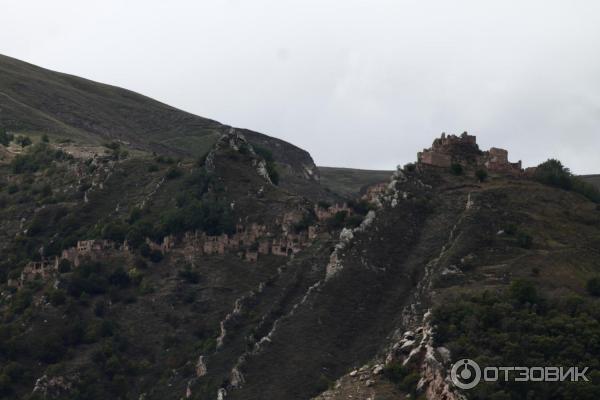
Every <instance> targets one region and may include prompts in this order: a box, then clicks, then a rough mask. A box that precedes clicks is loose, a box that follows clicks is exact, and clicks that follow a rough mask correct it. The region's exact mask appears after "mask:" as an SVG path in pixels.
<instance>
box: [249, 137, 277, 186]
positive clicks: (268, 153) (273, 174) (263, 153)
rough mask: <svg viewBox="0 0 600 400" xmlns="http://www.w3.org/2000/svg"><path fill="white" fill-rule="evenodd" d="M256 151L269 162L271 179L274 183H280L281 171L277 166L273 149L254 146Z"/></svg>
mask: <svg viewBox="0 0 600 400" xmlns="http://www.w3.org/2000/svg"><path fill="white" fill-rule="evenodd" d="M254 152H255V153H256V154H258V155H259V156H261V157H262V158H264V159H265V162H266V164H267V174H268V175H269V179H271V182H273V184H274V185H279V172H278V171H277V168H276V166H275V159H274V158H273V153H271V151H269V150H267V149H265V148H263V147H259V146H254Z"/></svg>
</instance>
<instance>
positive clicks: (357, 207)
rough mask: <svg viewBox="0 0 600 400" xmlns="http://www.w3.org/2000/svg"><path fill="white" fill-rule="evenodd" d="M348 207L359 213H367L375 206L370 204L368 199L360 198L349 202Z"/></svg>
mask: <svg viewBox="0 0 600 400" xmlns="http://www.w3.org/2000/svg"><path fill="white" fill-rule="evenodd" d="M348 207H350V208H351V209H352V211H354V212H355V213H357V214H359V215H367V213H368V212H369V210H372V209H373V206H372V205H371V204H369V202H368V201H366V200H359V201H354V200H351V201H349V202H348Z"/></svg>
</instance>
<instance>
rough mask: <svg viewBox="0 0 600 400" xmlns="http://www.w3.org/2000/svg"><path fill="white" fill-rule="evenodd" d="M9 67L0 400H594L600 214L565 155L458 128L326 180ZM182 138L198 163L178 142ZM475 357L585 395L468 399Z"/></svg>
mask: <svg viewBox="0 0 600 400" xmlns="http://www.w3.org/2000/svg"><path fill="white" fill-rule="evenodd" d="M2 65H3V69H4V70H6V71H9V72H7V75H6V76H4V75H3V76H2V78H1V79H3V80H2V85H0V92H1V93H3V96H4V98H5V100H3V103H1V109H2V111H1V114H0V115H1V118H2V124H3V125H2V126H3V127H4V128H5V129H6V130H7V131H8V132H7V133H5V132H4V129H3V130H2V131H0V143H1V144H0V398H6V399H106V398H116V399H146V400H150V399H161V400H162V399H181V398H186V399H217V400H235V399H244V400H246V399H249V400H255V399H256V400H259V399H281V400H288V399H289V400H296V399H298V400H300V399H318V400H325V399H330V400H332V399H333V400H342V399H351V398H352V399H353V398H361V399H366V398H371V399H374V398H376V399H383V400H392V399H406V398H427V399H446V400H453V399H463V398H469V399H482V398H496V399H547V398H557V399H573V398H577V399H595V398H597V397H598V394H599V393H600V379H599V378H600V376H599V375H598V372H597V371H598V368H600V365H599V364H598V360H599V359H600V357H599V355H600V347H599V341H598V337H600V313H599V311H598V310H600V307H599V306H600V278H599V277H600V267H599V266H600V252H598V250H597V249H598V248H599V245H600V213H599V211H598V210H599V209H600V208H599V207H598V203H599V202H600V196H599V195H598V193H599V192H598V191H597V190H596V189H594V188H593V187H592V186H591V185H587V184H585V183H583V182H582V181H581V180H579V179H578V178H576V177H573V176H572V175H570V174H569V173H568V170H567V169H565V167H564V166H562V164H560V162H558V161H557V160H549V161H548V162H546V163H544V164H541V165H540V166H538V167H537V169H528V170H523V169H521V166H520V164H519V163H510V162H509V161H508V153H507V152H506V151H505V150H502V149H490V150H489V151H483V150H481V149H479V147H478V145H477V143H476V138H475V137H474V136H471V135H468V134H466V133H464V134H463V135H461V136H454V135H450V136H446V135H443V136H442V137H440V138H436V139H435V140H434V142H433V145H432V147H431V148H430V149H426V150H425V151H423V152H420V153H418V154H417V157H416V160H415V162H414V163H409V164H407V165H405V166H404V167H399V168H398V169H397V170H395V171H393V172H391V173H389V174H388V173H386V172H385V171H374V172H371V171H361V170H351V169H335V168H327V169H324V171H325V172H324V173H323V177H324V178H323V179H322V180H323V182H321V181H320V180H319V178H318V177H319V173H318V172H319V171H318V170H317V169H316V167H314V163H312V159H311V158H310V155H309V154H308V153H307V152H305V151H304V150H301V149H298V148H297V147H295V146H293V145H291V144H287V143H285V142H282V141H278V140H277V139H274V138H271V137H268V136H266V135H261V134H259V133H255V132H252V131H248V130H244V129H236V128H232V127H228V126H223V125H220V124H218V123H216V122H213V121H209V120H204V119H202V118H200V117H195V116H191V115H189V114H185V113H182V112H180V111H177V110H174V109H171V108H169V107H168V106H164V105H161V104H160V103H156V102H154V101H152V100H150V99H146V98H143V97H141V96H139V95H135V94H131V93H130V92H127V91H124V90H122V89H117V88H110V87H105V86H102V85H99V84H94V83H91V82H88V81H84V80H81V79H79V78H74V77H66V76H63V75H60V74H56V73H53V72H49V71H45V70H42V69H39V68H37V67H33V66H29V65H28V64H24V63H20V62H17V61H15V60H11V59H3V62H2ZM16 71H20V72H16ZM19 74H21V75H19ZM63 79H64V81H62V80H63ZM18 85H21V86H22V87H23V88H24V89H23V92H22V93H17V92H18V90H16V89H15V87H18ZM32 88H36V89H32ZM36 90H37V91H39V97H45V98H46V99H47V100H46V101H41V100H39V99H37V98H36V99H33V98H34V97H37V96H35V95H34V94H33V93H36ZM97 91H100V92H101V94H99V93H98V92H97ZM7 93H9V96H10V99H9V97H7V96H6V94H7ZM16 96H18V98H19V99H20V100H18V101H16V100H15V99H16V98H17V97H16ZM123 97H125V98H130V100H123ZM55 98H56V99H59V100H60V99H63V100H60V101H54V102H53V101H52V99H55ZM64 99H70V100H64ZM121 101H126V102H129V101H131V103H128V104H137V105H136V106H135V107H138V108H137V110H138V111H137V112H135V113H131V114H132V117H131V118H128V117H127V116H126V114H121V111H120V107H119V104H121V103H120V102H121ZM24 104H27V106H24ZM49 104H50V105H49ZM132 107H133V105H132ZM152 113H165V114H163V115H172V116H173V119H172V120H170V122H168V121H166V120H165V121H157V123H160V124H162V125H161V126H162V127H163V129H164V132H168V134H167V133H158V132H155V131H152V130H150V129H149V128H144V124H145V122H144V118H146V117H147V118H153V117H152V115H151V114H152ZM134 115H137V116H139V118H138V117H136V116H134ZM177 116H181V119H179V118H180V117H177ZM165 118H166V117H165ZM92 120H93V121H95V122H94V123H93V124H92V123H88V122H89V121H92ZM57 121H60V122H57ZM86 121H88V122H86ZM190 121H196V122H194V123H197V124H198V125H196V126H197V127H199V126H200V124H205V125H204V126H205V127H206V126H211V127H216V128H215V131H214V132H213V133H207V132H208V130H210V129H209V128H206V130H202V129H199V130H198V132H200V133H198V135H202V134H204V135H205V136H206V137H208V136H210V135H211V134H214V137H213V138H212V139H211V141H212V142H211V144H210V145H207V147H206V148H205V149H204V150H203V151H198V152H197V151H186V150H185V149H184V148H183V147H182V148H181V149H178V148H176V147H173V144H172V143H171V142H170V141H169V135H171V134H172V135H173V137H177V138H179V139H180V140H182V142H181V143H185V142H186V141H187V140H188V139H190V138H191V139H190V140H191V142H190V143H193V141H194V140H195V138H196V136H194V135H196V133H192V131H191V128H190V126H193V123H192V122H190ZM188 123H189V124H192V125H188ZM179 124H181V126H180V125H179ZM100 126H101V127H102V128H100ZM92 127H93V128H92ZM124 127H127V128H124ZM187 129H190V130H189V131H187ZM211 129H212V128H211ZM181 132H189V136H187V134H186V135H183V134H182V135H181V136H178V135H179V133H181ZM126 135H127V136H126ZM147 136H152V137H155V138H157V139H156V140H158V141H160V143H161V144H160V145H155V144H153V143H151V141H149V140H148V138H147ZM184 147H185V146H184ZM386 175H388V176H387V178H386ZM463 358H469V359H472V360H474V361H475V362H477V363H478V364H479V365H481V366H482V367H484V366H564V367H567V366H577V367H581V368H583V367H588V368H589V372H588V378H589V382H571V381H568V382H551V383H549V382H514V381H512V382H481V383H480V384H479V385H478V386H477V387H476V388H474V389H471V390H461V389H460V388H459V387H458V386H457V385H456V384H454V383H452V381H451V379H450V377H451V368H452V366H453V364H454V363H456V362H458V361H459V360H461V359H463Z"/></svg>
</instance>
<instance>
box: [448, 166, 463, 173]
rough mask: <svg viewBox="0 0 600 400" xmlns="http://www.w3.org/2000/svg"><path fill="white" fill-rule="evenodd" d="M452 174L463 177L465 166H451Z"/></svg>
mask: <svg viewBox="0 0 600 400" xmlns="http://www.w3.org/2000/svg"><path fill="white" fill-rule="evenodd" d="M450 172H452V173H453V174H454V175H462V173H463V166H462V165H460V164H458V163H454V164H452V165H451V166H450Z"/></svg>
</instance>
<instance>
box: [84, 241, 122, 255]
mask: <svg viewBox="0 0 600 400" xmlns="http://www.w3.org/2000/svg"><path fill="white" fill-rule="evenodd" d="M115 248H116V245H115V242H113V241H111V240H98V239H93V240H80V241H78V242H77V250H78V251H79V252H80V253H90V252H92V251H105V250H114V249H115Z"/></svg>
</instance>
